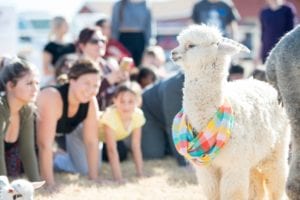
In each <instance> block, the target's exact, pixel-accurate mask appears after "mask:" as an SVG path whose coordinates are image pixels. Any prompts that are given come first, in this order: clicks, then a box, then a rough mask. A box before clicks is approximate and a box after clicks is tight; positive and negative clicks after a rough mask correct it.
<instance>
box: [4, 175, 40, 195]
mask: <svg viewBox="0 0 300 200" xmlns="http://www.w3.org/2000/svg"><path fill="white" fill-rule="evenodd" d="M44 183H45V181H40V182H29V181H27V180H25V179H17V180H14V181H12V182H11V184H9V181H8V179H7V177H6V176H0V200H33V195H34V190H35V189H37V188H40V187H41V186H42V185H44Z"/></svg>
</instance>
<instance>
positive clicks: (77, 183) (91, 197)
mask: <svg viewBox="0 0 300 200" xmlns="http://www.w3.org/2000/svg"><path fill="white" fill-rule="evenodd" d="M144 166H145V167H144V169H145V170H144V171H145V173H146V174H147V175H149V177H147V178H143V179H138V178H136V177H135V169H134V164H133V162H132V161H127V162H124V163H122V171H123V175H124V177H125V178H126V179H127V183H126V184H125V185H96V184H93V183H91V182H89V181H88V180H87V179H86V178H85V177H80V176H78V175H70V174H56V180H57V182H60V183H61V186H60V189H59V192H57V193H55V194H52V195H49V194H48V193H45V192H44V191H43V189H40V190H38V191H37V192H36V195H35V199H38V200H50V199H51V200H52V199H55V200H69V199H70V200H95V199H101V200H106V199H107V200H108V199H109V200H111V199H113V200H115V199H116V200H118V199H122V200H127V199H128V200H137V199H142V200H147V199H149V200H150V199H151V200H153V199H154V200H157V199H172V200H176V199H178V200H179V199H189V200H193V199H197V200H199V199H201V197H200V194H199V191H197V189H198V187H197V180H196V177H195V174H194V172H193V170H192V169H191V168H190V167H179V166H178V165H177V163H176V162H175V161H174V160H173V159H171V158H167V159H164V160H153V161H145V162H144ZM102 176H103V177H105V178H111V171H110V168H109V166H108V164H107V163H104V164H103V167H102Z"/></svg>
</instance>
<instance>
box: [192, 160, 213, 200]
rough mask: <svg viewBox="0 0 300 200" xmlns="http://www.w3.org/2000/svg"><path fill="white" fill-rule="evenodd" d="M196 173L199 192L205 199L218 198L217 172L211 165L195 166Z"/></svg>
mask: <svg viewBox="0 0 300 200" xmlns="http://www.w3.org/2000/svg"><path fill="white" fill-rule="evenodd" d="M196 174H197V180H198V184H199V186H200V187H201V189H202V191H201V194H203V196H205V200H217V199H219V183H218V182H219V172H218V170H217V169H216V168H214V167H213V166H209V167H201V168H199V167H197V166H196Z"/></svg>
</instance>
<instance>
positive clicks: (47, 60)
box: [43, 51, 54, 75]
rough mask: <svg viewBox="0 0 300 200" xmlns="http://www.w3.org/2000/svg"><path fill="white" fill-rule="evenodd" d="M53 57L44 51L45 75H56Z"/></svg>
mask: <svg viewBox="0 0 300 200" xmlns="http://www.w3.org/2000/svg"><path fill="white" fill-rule="evenodd" d="M52 59H53V57H52V55H51V54H50V53H48V52H46V51H44V52H43V73H44V74H45V75H52V74H53V73H54V68H53V66H52V63H51V61H52Z"/></svg>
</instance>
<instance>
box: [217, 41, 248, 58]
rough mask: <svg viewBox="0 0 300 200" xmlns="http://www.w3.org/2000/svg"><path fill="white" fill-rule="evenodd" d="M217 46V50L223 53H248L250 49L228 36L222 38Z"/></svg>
mask: <svg viewBox="0 0 300 200" xmlns="http://www.w3.org/2000/svg"><path fill="white" fill-rule="evenodd" d="M218 46H219V47H218V49H219V51H220V52H222V53H224V54H229V55H234V54H237V53H240V52H244V53H250V50H249V49H248V48H247V47H246V46H244V45H243V44H240V43H238V42H236V41H234V40H231V39H228V38H222V40H221V41H220V43H219V44H218Z"/></svg>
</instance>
